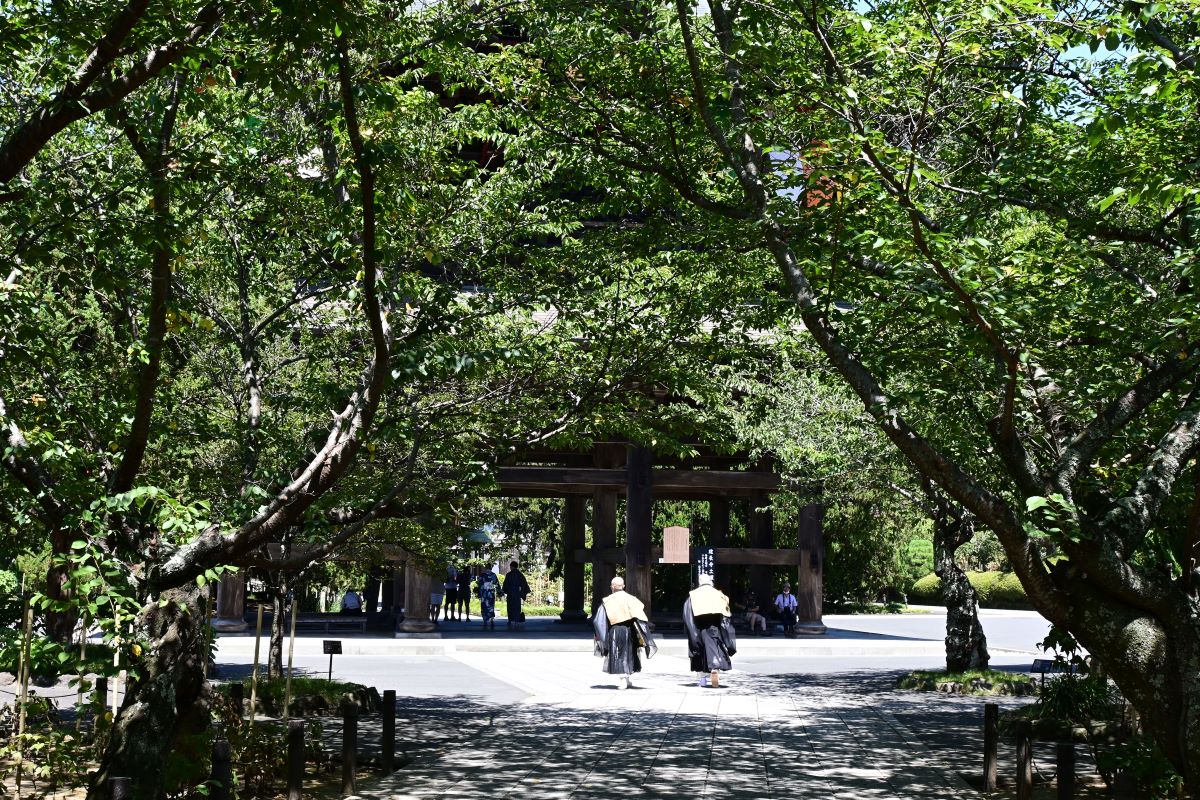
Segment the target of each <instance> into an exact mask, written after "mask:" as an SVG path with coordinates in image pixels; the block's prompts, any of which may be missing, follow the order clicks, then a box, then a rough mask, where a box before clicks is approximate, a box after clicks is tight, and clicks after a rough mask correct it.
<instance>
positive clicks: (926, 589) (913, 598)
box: [908, 573, 942, 606]
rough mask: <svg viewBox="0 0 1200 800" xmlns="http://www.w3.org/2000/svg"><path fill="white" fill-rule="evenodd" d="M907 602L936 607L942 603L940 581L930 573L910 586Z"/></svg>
mask: <svg viewBox="0 0 1200 800" xmlns="http://www.w3.org/2000/svg"><path fill="white" fill-rule="evenodd" d="M908 602H910V603H917V604H920V605H927V606H936V605H939V604H940V603H941V602H942V579H941V578H939V577H938V576H937V575H934V574H933V573H930V574H928V575H926V576H925V577H924V578H921V579H920V580H919V581H917V582H916V583H914V584H913V585H912V589H910V590H909V592H908Z"/></svg>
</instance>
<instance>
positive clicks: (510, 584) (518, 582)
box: [501, 561, 529, 630]
mask: <svg viewBox="0 0 1200 800" xmlns="http://www.w3.org/2000/svg"><path fill="white" fill-rule="evenodd" d="M501 591H502V592H504V598H505V599H506V600H507V601H508V609H507V611H508V627H509V630H512V629H513V628H516V629H517V630H523V629H524V628H525V612H523V611H521V601H523V600H524V599H525V598H526V597H528V596H529V581H527V580H525V576H524V575H522V574H521V570H520V569H518V566H517V562H516V561H513V562H512V563H510V564H509V565H508V574H507V575H505V576H504V587H503V588H502V589H501Z"/></svg>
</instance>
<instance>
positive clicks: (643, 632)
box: [592, 575, 658, 689]
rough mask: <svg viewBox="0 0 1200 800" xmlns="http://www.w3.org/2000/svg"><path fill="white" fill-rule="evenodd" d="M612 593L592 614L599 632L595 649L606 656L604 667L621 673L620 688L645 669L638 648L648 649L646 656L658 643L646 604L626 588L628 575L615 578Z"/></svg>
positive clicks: (650, 653)
mask: <svg viewBox="0 0 1200 800" xmlns="http://www.w3.org/2000/svg"><path fill="white" fill-rule="evenodd" d="M611 588H612V594H610V595H609V596H608V597H606V598H604V600H603V602H601V603H600V605H599V606H597V608H596V614H595V616H593V617H592V627H593V628H594V629H595V632H596V649H597V652H598V653H599V654H600V655H601V656H603V658H604V663H603V664H602V665H601V668H602V669H603V670H604V671H605V672H607V673H608V674H610V675H618V676H620V677H619V679H618V683H617V688H618V689H632V688H633V683H632V682H630V680H629V676H630V675H632V674H633V673H635V672H641V671H642V660H641V658H640V657H639V655H638V650H641V649H644V650H645V651H646V658H650V657H652V656H653V655H654V654H655V653H656V652H658V645H657V644H655V643H654V637H652V636H651V635H650V627H649V623H650V620H649V619H647V617H646V607H645V606H644V605H643V604H642V601H641V600H638V599H637V598H636V597H634V596H633V595H631V594H629V593H627V592H626V591H625V579H624V578H622V577H621V576H619V575H618V576H617V577H615V578H613V579H612V584H611Z"/></svg>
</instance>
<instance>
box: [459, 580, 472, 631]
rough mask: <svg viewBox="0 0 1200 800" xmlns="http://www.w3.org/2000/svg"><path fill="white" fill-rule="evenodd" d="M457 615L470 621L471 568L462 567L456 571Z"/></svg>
mask: <svg viewBox="0 0 1200 800" xmlns="http://www.w3.org/2000/svg"><path fill="white" fill-rule="evenodd" d="M456 577H457V578H458V616H459V617H460V618H462V619H465V620H466V621H467V622H470V621H471V570H469V569H467V568H466V567H463V568H462V569H460V570H459V571H458V575H457V576H456Z"/></svg>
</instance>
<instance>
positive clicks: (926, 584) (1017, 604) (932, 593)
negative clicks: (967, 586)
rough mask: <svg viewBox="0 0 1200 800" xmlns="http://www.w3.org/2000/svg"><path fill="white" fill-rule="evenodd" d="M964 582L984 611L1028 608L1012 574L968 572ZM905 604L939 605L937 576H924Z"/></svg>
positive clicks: (1019, 586) (939, 593) (1019, 584)
mask: <svg viewBox="0 0 1200 800" xmlns="http://www.w3.org/2000/svg"><path fill="white" fill-rule="evenodd" d="M967 580H969V581H970V582H971V586H973V587H974V588H975V594H976V596H977V597H978V598H979V605H980V606H982V607H983V608H1020V609H1025V608H1031V607H1032V606H1031V605H1030V603H1029V597H1028V596H1027V595H1026V594H1025V589H1024V587H1022V586H1021V582H1020V581H1019V580H1018V579H1017V576H1016V575H1015V574H1014V573H1012V572H968V573H967ZM908 602H910V603H918V604H921V605H941V603H942V581H941V579H940V578H939V577H938V576H937V575H933V574H930V575H926V576H925V577H924V578H921V579H920V580H919V581H917V582H916V583H914V584H913V585H912V588H911V589H910V590H909V592H908Z"/></svg>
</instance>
